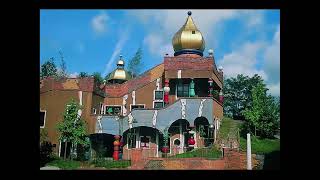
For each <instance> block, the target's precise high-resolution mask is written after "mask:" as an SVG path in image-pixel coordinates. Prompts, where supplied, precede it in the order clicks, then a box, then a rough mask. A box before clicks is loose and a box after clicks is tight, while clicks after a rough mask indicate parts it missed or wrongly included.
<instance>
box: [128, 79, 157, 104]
mask: <svg viewBox="0 0 320 180" xmlns="http://www.w3.org/2000/svg"><path fill="white" fill-rule="evenodd" d="M160 87H161V80H160ZM156 88H157V87H156V80H155V81H153V82H151V83H149V84H147V85H146V86H144V87H142V88H140V89H137V90H136V104H145V108H153V91H154V90H156ZM130 100H131V103H132V96H131V94H130ZM129 105H130V104H129ZM128 107H129V106H128Z"/></svg>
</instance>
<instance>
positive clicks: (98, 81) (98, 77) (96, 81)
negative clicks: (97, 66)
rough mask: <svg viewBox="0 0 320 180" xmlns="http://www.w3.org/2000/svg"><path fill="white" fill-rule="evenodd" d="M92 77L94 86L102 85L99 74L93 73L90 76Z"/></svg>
mask: <svg viewBox="0 0 320 180" xmlns="http://www.w3.org/2000/svg"><path fill="white" fill-rule="evenodd" d="M92 76H93V78H94V82H95V83H96V84H98V85H100V84H103V80H104V79H103V78H102V76H101V73H99V72H94V73H93V74H92Z"/></svg>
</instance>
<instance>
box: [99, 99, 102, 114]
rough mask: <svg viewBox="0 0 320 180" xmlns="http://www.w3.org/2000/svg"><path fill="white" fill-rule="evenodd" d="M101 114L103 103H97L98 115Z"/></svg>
mask: <svg viewBox="0 0 320 180" xmlns="http://www.w3.org/2000/svg"><path fill="white" fill-rule="evenodd" d="M102 113H103V103H102V102H99V114H102Z"/></svg>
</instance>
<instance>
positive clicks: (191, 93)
mask: <svg viewBox="0 0 320 180" xmlns="http://www.w3.org/2000/svg"><path fill="white" fill-rule="evenodd" d="M189 94H190V97H194V96H195V95H196V93H195V91H194V82H193V78H191V83H190V92H189Z"/></svg>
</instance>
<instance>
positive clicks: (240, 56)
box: [218, 26, 280, 96]
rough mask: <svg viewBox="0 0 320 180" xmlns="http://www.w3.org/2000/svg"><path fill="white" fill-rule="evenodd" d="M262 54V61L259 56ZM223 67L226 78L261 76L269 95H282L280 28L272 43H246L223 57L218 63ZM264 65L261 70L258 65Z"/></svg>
mask: <svg viewBox="0 0 320 180" xmlns="http://www.w3.org/2000/svg"><path fill="white" fill-rule="evenodd" d="M260 53H262V54H263V56H262V57H261V58H262V59H259V58H260V57H259V54H260ZM218 62H219V65H221V66H222V67H223V69H224V70H223V71H224V74H225V76H226V77H235V76H236V75H238V74H244V75H247V76H250V77H251V76H253V75H254V74H258V75H260V76H261V77H262V78H263V79H264V80H265V83H266V84H267V87H268V88H269V93H270V94H271V95H274V96H279V95H280V26H278V27H277V30H276V32H275V33H274V38H273V40H272V41H271V42H269V43H267V42H259V41H257V42H245V43H243V44H240V46H239V48H237V49H235V50H234V51H232V52H231V53H229V54H226V55H224V56H223V58H222V59H221V60H219V61H218ZM261 62H262V63H263V66H262V68H261V69H258V68H257V66H256V65H257V64H258V63H261Z"/></svg>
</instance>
